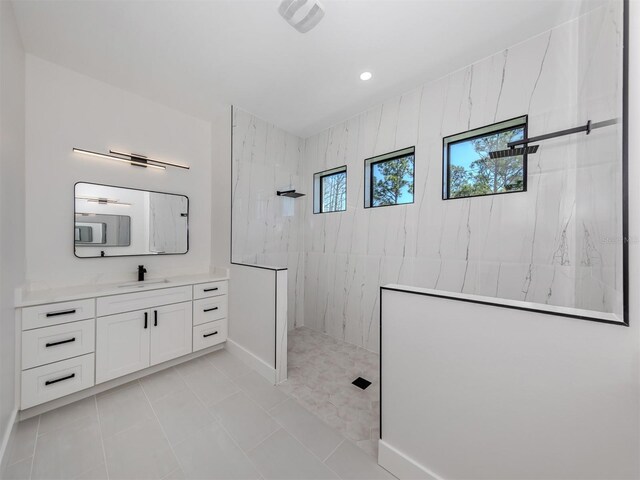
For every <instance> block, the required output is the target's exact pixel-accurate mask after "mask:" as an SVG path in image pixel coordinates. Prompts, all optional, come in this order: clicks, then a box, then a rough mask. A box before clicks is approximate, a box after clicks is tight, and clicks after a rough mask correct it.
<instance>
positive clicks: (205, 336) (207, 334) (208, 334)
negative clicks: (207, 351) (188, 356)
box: [202, 330, 218, 338]
mask: <svg viewBox="0 0 640 480" xmlns="http://www.w3.org/2000/svg"><path fill="white" fill-rule="evenodd" d="M217 334H218V331H217V330H216V331H215V332H213V333H205V334H204V335H202V336H203V337H204V338H207V337H210V336H212V335H217Z"/></svg>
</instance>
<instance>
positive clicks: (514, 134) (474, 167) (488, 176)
mask: <svg viewBox="0 0 640 480" xmlns="http://www.w3.org/2000/svg"><path fill="white" fill-rule="evenodd" d="M513 123H514V122H513V121H508V122H502V123H500V124H496V125H495V128H493V131H491V130H492V129H491V127H484V128H483V129H480V130H483V131H485V132H486V134H481V135H475V136H474V133H473V131H471V132H468V136H467V138H464V134H461V135H456V136H455V137H456V140H455V141H453V142H451V143H447V158H448V162H447V165H446V167H447V169H448V170H447V176H446V181H447V182H448V184H445V187H447V188H445V193H446V196H445V198H462V197H473V196H480V195H493V194H497V193H507V192H522V191H525V190H526V163H525V162H526V159H525V157H524V156H523V155H517V156H513V157H501V158H491V157H490V156H489V153H490V152H495V151H499V150H505V149H507V148H509V147H508V143H509V142H511V141H514V140H521V139H523V138H524V137H525V131H526V120H521V121H519V122H518V124H517V125H515V126H513V127H512V128H504V127H505V124H511V125H513ZM487 129H489V131H487ZM460 137H463V138H461V139H459V140H458V138H460ZM446 142H447V139H445V143H446Z"/></svg>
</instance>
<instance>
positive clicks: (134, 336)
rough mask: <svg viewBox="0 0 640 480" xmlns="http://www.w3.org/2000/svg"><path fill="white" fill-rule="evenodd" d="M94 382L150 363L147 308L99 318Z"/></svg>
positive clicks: (135, 370) (140, 368)
mask: <svg viewBox="0 0 640 480" xmlns="http://www.w3.org/2000/svg"><path fill="white" fill-rule="evenodd" d="M96 340H97V342H96V343H97V345H96V350H97V352H99V353H98V354H97V355H96V383H102V382H106V381H107V380H111V379H112V378H117V377H121V376H123V375H126V374H128V373H132V372H137V371H138V370H142V369H143V368H147V367H148V366H149V350H150V348H149V345H150V335H149V311H148V310H144V311H142V310H140V311H136V312H127V313H119V314H117V315H110V316H108V317H100V318H98V328H97V329H96Z"/></svg>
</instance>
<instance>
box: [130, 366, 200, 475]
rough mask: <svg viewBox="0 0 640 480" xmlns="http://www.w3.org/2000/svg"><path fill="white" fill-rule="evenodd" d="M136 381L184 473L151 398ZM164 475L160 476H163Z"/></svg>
mask: <svg viewBox="0 0 640 480" xmlns="http://www.w3.org/2000/svg"><path fill="white" fill-rule="evenodd" d="M136 381H137V382H138V384H139V385H140V389H141V390H142V394H143V395H144V398H145V399H146V400H147V402H148V403H149V406H150V407H151V412H153V416H154V417H155V419H156V422H158V426H159V427H160V430H161V431H162V436H163V437H164V439H165V441H166V442H167V444H168V445H169V449H170V450H171V453H172V454H173V458H175V459H176V463H177V464H178V466H179V467H180V469H181V470H182V473H184V468H183V467H182V463H180V459H179V458H178V455H176V452H175V450H174V449H173V445H172V444H171V441H170V440H169V436H168V435H167V432H166V431H165V429H164V427H163V426H162V422H161V421H160V417H158V414H157V413H156V409H155V408H153V404H152V403H151V400H150V399H149V396H148V395H147V392H146V391H145V390H144V387H143V386H142V383H141V382H140V379H138V380H136ZM187 387H189V385H187ZM175 470H176V469H173V470H171V471H170V472H168V473H167V475H169V474H170V473H172V472H174V471H175ZM167 475H164V477H166V476H167ZM164 477H162V478H164Z"/></svg>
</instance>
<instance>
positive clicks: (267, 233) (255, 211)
mask: <svg viewBox="0 0 640 480" xmlns="http://www.w3.org/2000/svg"><path fill="white" fill-rule="evenodd" d="M302 148H303V141H302V140H301V139H300V138H298V137H296V136H295V135H292V134H290V133H287V132H285V131H284V130H282V129H279V128H277V127H276V126H274V125H271V124H269V123H267V122H265V121H264V120H261V119H259V118H257V117H255V116H254V115H251V114H249V113H247V112H244V111H243V110H241V109H239V108H234V109H233V158H232V162H233V178H232V199H233V200H232V201H233V203H232V210H231V215H232V222H233V231H232V238H231V242H232V248H233V259H232V260H233V261H234V262H238V263H245V264H250V265H271V266H275V267H286V268H287V269H288V296H287V298H288V326H289V328H293V327H294V326H297V325H302V319H303V315H304V311H303V302H302V299H303V288H304V283H303V279H304V275H303V273H302V272H303V269H304V261H303V258H304V257H303V252H304V250H303V245H302V240H303V239H302V222H301V219H302V214H301V212H302V208H303V205H304V200H302V199H293V198H286V197H278V196H277V195H276V191H277V190H287V189H296V190H298V191H301V190H303V189H302V188H301V175H300V170H301V156H302ZM303 193H309V192H303Z"/></svg>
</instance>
